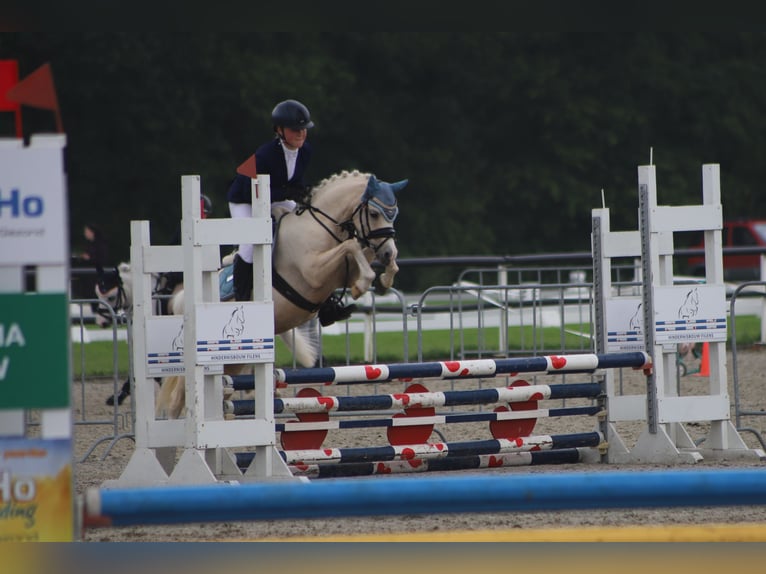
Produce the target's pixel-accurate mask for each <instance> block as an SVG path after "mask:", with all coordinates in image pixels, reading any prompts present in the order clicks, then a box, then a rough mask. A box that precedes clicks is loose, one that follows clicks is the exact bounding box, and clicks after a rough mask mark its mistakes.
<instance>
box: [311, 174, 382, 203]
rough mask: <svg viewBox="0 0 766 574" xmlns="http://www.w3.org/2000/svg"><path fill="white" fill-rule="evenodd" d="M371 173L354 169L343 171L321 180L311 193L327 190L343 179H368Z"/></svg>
mask: <svg viewBox="0 0 766 574" xmlns="http://www.w3.org/2000/svg"><path fill="white" fill-rule="evenodd" d="M370 175H371V174H369V173H362V172H361V171H359V170H356V169H355V170H353V171H347V170H344V171H341V172H340V173H336V174H333V175H331V176H330V177H326V178H325V179H323V180H322V181H320V182H319V183H318V184H316V185H315V186H314V187H313V188H312V190H311V195H312V197H313V196H314V195H316V194H317V193H322V191H323V190H325V189H326V188H327V187H329V186H332V185H335V184H337V183H339V182H342V181H343V180H351V179H364V180H365V181H367V180H368V179H370Z"/></svg>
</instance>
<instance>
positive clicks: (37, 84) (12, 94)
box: [6, 64, 64, 133]
mask: <svg viewBox="0 0 766 574" xmlns="http://www.w3.org/2000/svg"><path fill="white" fill-rule="evenodd" d="M6 97H7V98H8V99H9V100H12V101H15V102H18V103H20V104H23V105H25V106H32V107H33V108H43V109H45V110H51V111H53V112H54V113H55V114H56V128H57V129H58V132H59V133H63V132H64V130H63V128H62V126H61V113H60V111H59V103H58V100H57V99H56V88H55V87H54V85H53V74H52V73H51V66H50V64H43V65H42V66H40V67H39V68H37V69H36V70H35V71H34V72H32V73H31V74H29V75H28V76H27V77H26V78H24V79H23V80H21V81H20V82H19V83H18V84H16V85H15V86H13V87H12V88H11V89H10V90H8V92H7V94H6Z"/></svg>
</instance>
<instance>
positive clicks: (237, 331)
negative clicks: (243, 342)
mask: <svg viewBox="0 0 766 574" xmlns="http://www.w3.org/2000/svg"><path fill="white" fill-rule="evenodd" d="M244 330H245V307H244V306H243V305H239V306H238V307H236V308H235V309H234V310H233V311H232V312H231V316H230V317H229V320H228V322H227V323H226V325H224V326H223V331H222V333H221V335H222V337H223V338H224V339H228V340H229V341H233V340H234V339H238V338H239V337H241V336H242V333H243V332H244Z"/></svg>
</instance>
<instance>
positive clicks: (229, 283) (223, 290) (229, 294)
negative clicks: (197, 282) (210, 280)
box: [218, 264, 234, 301]
mask: <svg viewBox="0 0 766 574" xmlns="http://www.w3.org/2000/svg"><path fill="white" fill-rule="evenodd" d="M218 290H219V291H220V297H221V301H231V300H232V299H234V264H231V265H227V266H225V267H223V268H221V270H220V271H219V272H218Z"/></svg>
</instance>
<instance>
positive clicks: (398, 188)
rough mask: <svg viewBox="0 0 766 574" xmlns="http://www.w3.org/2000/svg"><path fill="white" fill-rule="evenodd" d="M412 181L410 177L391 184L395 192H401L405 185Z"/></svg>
mask: <svg viewBox="0 0 766 574" xmlns="http://www.w3.org/2000/svg"><path fill="white" fill-rule="evenodd" d="M409 182H410V180H409V179H403V180H402V181H397V182H396V183H392V184H391V189H392V190H393V192H394V193H399V192H400V191H401V190H403V189H404V188H405V187H407V184H408V183H409Z"/></svg>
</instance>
